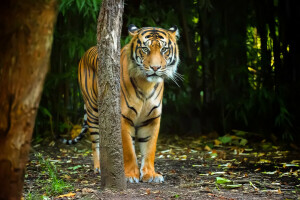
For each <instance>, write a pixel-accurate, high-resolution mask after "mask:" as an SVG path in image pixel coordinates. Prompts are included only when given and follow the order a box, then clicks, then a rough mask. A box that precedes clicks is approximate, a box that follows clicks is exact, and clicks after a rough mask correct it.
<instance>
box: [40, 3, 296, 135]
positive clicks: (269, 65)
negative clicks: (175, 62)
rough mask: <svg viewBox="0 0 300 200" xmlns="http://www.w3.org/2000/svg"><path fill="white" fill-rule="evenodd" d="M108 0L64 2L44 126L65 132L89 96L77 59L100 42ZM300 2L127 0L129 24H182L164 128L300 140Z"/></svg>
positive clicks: (44, 107)
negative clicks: (80, 78) (83, 92)
mask: <svg viewBox="0 0 300 200" xmlns="http://www.w3.org/2000/svg"><path fill="white" fill-rule="evenodd" d="M100 4H101V2H100V1H99V0H86V1H79V0H62V1H61V4H60V13H59V16H58V21H57V25H56V31H55V35H54V43H53V51H52V57H51V70H50V73H49V74H48V78H47V80H46V84H45V89H44V93H43V97H42V101H41V107H40V112H39V114H38V118H37V123H36V132H38V133H41V132H43V131H45V130H51V132H52V133H53V134H54V135H56V134H61V133H65V132H67V131H68V130H70V128H71V127H72V124H78V123H79V122H80V119H81V118H82V114H83V101H82V98H81V94H80V91H79V87H78V84H77V64H78V61H79V59H80V57H81V56H82V54H83V53H84V51H86V50H87V49H88V48H89V47H90V46H93V45H95V44H96V23H97V16H98V12H99V6H100ZM298 10H299V6H298V5H297V4H296V3H295V1H292V0H262V1H255V0H249V1H238V0H228V1H218V0H194V1H183V0H180V1H171V0H165V1H163V3H162V1H160V0H152V1H146V0H142V1H139V0H128V1H125V14H124V23H123V30H122V35H123V36H122V41H121V42H122V45H124V44H126V43H127V42H128V41H129V40H130V37H129V36H128V34H127V26H128V25H129V24H135V25H136V26H138V27H143V26H158V27H162V28H166V29H167V28H169V27H171V26H172V25H174V24H175V25H177V26H178V27H179V30H180V35H181V37H180V40H179V45H180V50H181V52H180V57H181V63H180V66H179V73H181V74H183V75H184V80H183V81H182V82H180V81H179V85H180V87H178V86H177V85H176V84H175V83H173V82H171V81H169V82H168V83H167V84H166V90H165V94H164V102H163V103H164V108H163V112H164V114H163V118H162V128H161V132H162V133H176V134H177V133H180V134H185V133H196V134H199V133H204V134H205V133H208V132H211V131H217V132H218V133H221V134H222V133H226V132H227V131H230V130H232V129H242V130H246V131H255V132H261V133H263V134H265V135H266V136H269V135H271V134H274V135H278V137H279V138H284V139H295V138H297V137H298V138H297V139H299V136H297V134H296V133H297V132H299V130H300V127H299V123H297V122H299V121H300V107H299V106H298V105H297V102H298V101H299V95H300V93H299V91H300V71H299V68H297V58H299V57H300V55H299V54H300V49H299V39H298V38H297V36H296V33H295V32H296V31H295V30H294V27H297V25H298V24H299V20H296V19H299V14H298V13H299V12H298Z"/></svg>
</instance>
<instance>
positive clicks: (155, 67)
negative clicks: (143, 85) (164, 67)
mask: <svg viewBox="0 0 300 200" xmlns="http://www.w3.org/2000/svg"><path fill="white" fill-rule="evenodd" d="M150 67H151V69H153V71H155V72H156V71H157V70H159V69H160V68H161V66H150Z"/></svg>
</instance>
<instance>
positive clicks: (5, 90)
mask: <svg viewBox="0 0 300 200" xmlns="http://www.w3.org/2000/svg"><path fill="white" fill-rule="evenodd" d="M56 11H57V2H56V0H47V1H42V0H40V1H31V0H23V1H17V0H7V1H4V2H2V3H1V7H0V20H1V21H0V46H1V48H0V58H1V59H0V88H1V95H0V199H8V200H10V199H21V197H22V188H23V181H24V172H25V166H26V163H27V160H28V152H29V148H30V142H31V136H32V130H33V127H34V121H35V117H36V112H37V109H38V105H39V101H40V97H41V92H42V89H43V82H44V79H45V75H46V73H47V71H48V66H49V56H50V52H51V45H52V36H53V27H54V22H55V20H56V15H57V12H56Z"/></svg>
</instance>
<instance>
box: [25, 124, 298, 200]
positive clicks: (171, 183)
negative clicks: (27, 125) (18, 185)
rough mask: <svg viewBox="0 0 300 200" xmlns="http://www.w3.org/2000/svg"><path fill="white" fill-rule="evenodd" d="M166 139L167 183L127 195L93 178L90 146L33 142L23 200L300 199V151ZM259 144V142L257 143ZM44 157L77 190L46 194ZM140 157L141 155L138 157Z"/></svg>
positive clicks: (237, 138)
mask: <svg viewBox="0 0 300 200" xmlns="http://www.w3.org/2000/svg"><path fill="white" fill-rule="evenodd" d="M212 135H213V137H210V136H209V135H208V136H201V137H179V136H174V137H170V136H163V135H161V136H160V138H159V141H158V144H157V152H156V161H155V162H156V164H155V166H156V170H157V171H158V172H159V173H161V174H163V176H164V178H165V182H164V183H162V184H155V183H139V184H130V183H128V189H127V190H126V191H123V192H117V193H115V192H108V191H104V190H102V188H101V184H100V179H101V177H100V176H97V175H94V173H93V169H92V166H93V165H92V156H91V150H90V142H89V141H87V139H84V140H83V141H81V142H79V143H78V144H76V145H75V146H66V145H63V144H60V143H59V142H52V141H51V140H50V139H45V140H44V141H43V142H44V143H43V144H40V143H39V144H33V151H32V152H31V153H30V161H29V163H28V165H27V170H26V176H25V184H24V198H25V199H28V197H29V196H32V195H35V196H37V197H38V199H40V197H42V196H43V197H45V198H44V199H47V198H49V199H207V198H212V197H213V198H217V199H299V195H300V178H299V172H300V167H299V165H300V159H299V152H296V151H293V150H290V149H288V150H287V148H285V147H284V146H279V145H277V146H276V145H274V144H272V143H271V142H270V141H267V140H264V139H262V140H260V138H259V137H258V138H257V136H256V135H255V138H253V135H251V133H247V132H244V131H237V130H235V131H232V132H231V133H230V134H226V135H225V136H222V137H219V136H218V135H217V134H216V133H213V134H212ZM257 141H259V142H257ZM49 143H51V146H49V145H44V144H49ZM36 152H39V153H41V154H42V155H43V156H44V157H45V158H47V159H48V161H49V162H51V163H53V165H55V166H56V169H57V173H58V177H59V178H61V179H62V180H63V181H65V182H67V183H70V184H71V185H72V186H73V187H72V188H71V189H70V190H65V191H63V192H62V193H60V194H52V193H49V191H45V190H44V188H43V187H41V184H45V183H46V182H45V181H44V180H47V179H48V177H47V172H45V170H44V169H43V168H42V165H41V164H40V163H39V161H38V158H37V156H36ZM140 157H141V156H140V155H138V158H140Z"/></svg>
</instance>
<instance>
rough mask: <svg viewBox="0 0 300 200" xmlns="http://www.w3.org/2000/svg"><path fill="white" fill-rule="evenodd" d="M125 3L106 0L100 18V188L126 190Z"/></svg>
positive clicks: (98, 28)
mask: <svg viewBox="0 0 300 200" xmlns="http://www.w3.org/2000/svg"><path fill="white" fill-rule="evenodd" d="M123 10H124V1H123V0H104V1H103V2H102V7H101V11H100V14H99V18H98V27H97V41H98V55H99V66H98V75H97V76H98V94H99V95H98V112H99V130H100V163H101V185H102V186H103V187H105V188H114V189H119V190H122V189H125V188H126V180H125V175H124V164H123V163H124V161H123V148H122V139H121V105H120V104H121V100H120V37H121V28H122V15H123Z"/></svg>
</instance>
